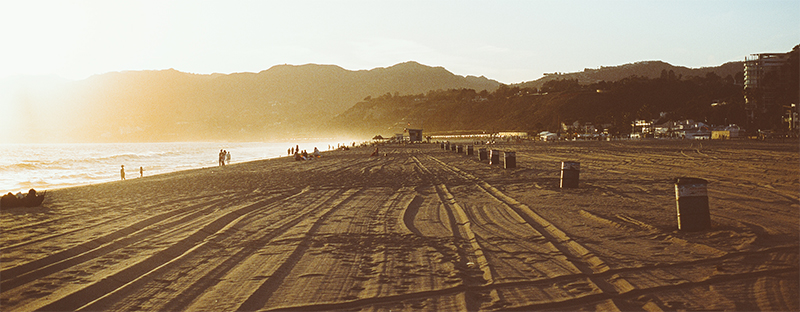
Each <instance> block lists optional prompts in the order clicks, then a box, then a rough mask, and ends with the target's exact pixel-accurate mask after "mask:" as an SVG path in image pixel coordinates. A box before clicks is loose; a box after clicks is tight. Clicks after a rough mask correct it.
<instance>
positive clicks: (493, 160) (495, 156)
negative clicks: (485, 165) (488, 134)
mask: <svg viewBox="0 0 800 312" xmlns="http://www.w3.org/2000/svg"><path fill="white" fill-rule="evenodd" d="M489 164H490V165H499V164H500V151H498V150H491V152H490V153H489Z"/></svg>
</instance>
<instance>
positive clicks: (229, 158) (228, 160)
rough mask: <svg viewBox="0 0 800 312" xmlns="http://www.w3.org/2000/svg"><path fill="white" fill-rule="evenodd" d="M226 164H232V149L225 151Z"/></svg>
mask: <svg viewBox="0 0 800 312" xmlns="http://www.w3.org/2000/svg"><path fill="white" fill-rule="evenodd" d="M225 164H226V165H230V164H231V151H227V152H225Z"/></svg>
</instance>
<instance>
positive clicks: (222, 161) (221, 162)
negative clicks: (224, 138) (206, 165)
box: [219, 150, 225, 166]
mask: <svg viewBox="0 0 800 312" xmlns="http://www.w3.org/2000/svg"><path fill="white" fill-rule="evenodd" d="M219 165H220V166H224V165H225V150H219Z"/></svg>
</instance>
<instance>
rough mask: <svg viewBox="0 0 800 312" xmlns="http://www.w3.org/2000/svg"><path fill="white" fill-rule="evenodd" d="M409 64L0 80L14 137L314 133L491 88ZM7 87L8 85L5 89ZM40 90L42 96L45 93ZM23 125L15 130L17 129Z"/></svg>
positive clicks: (492, 85)
mask: <svg viewBox="0 0 800 312" xmlns="http://www.w3.org/2000/svg"><path fill="white" fill-rule="evenodd" d="M499 85H500V83H498V82H496V81H494V80H490V79H487V78H485V77H463V76H458V75H454V74H452V73H450V72H449V71H447V70H445V69H444V68H442V67H430V66H425V65H421V64H419V63H416V62H407V63H401V64H397V65H394V66H391V67H387V68H376V69H372V70H360V71H350V70H345V69H343V68H341V67H338V66H333V65H314V64H308V65H300V66H293V65H279V66H274V67H272V68H270V69H268V70H264V71H261V72H259V73H235V74H230V75H223V74H213V75H198V74H189V73H183V72H179V71H176V70H173V69H170V70H161V71H131V72H114V73H107V74H102V75H96V76H92V77H90V78H88V79H85V80H82V81H76V82H59V83H55V84H48V85H47V86H46V87H45V86H43V85H36V84H34V83H33V82H28V83H18V84H16V85H14V86H9V85H8V84H6V85H5V86H3V88H4V90H6V92H5V93H6V95H8V96H6V97H4V98H3V99H0V101H5V102H6V103H10V105H8V106H9V107H10V109H9V110H8V111H9V112H10V113H9V115H13V116H19V118H14V119H9V120H10V122H6V123H4V124H5V125H4V126H0V127H3V129H0V130H3V131H4V132H5V133H12V132H16V133H17V134H16V135H17V136H16V137H13V138H5V139H10V140H11V142H15V141H21V142H153V141H214V140H229V141H247V140H259V141H269V140H275V139H276V138H279V139H283V138H291V137H301V138H302V137H321V136H325V135H326V134H325V133H320V132H319V130H318V128H317V127H316V126H317V125H318V124H319V123H320V122H322V121H324V120H327V119H330V118H331V117H333V116H335V115H337V114H339V113H341V112H343V111H345V110H346V109H348V108H350V107H351V106H352V105H353V104H354V103H356V102H358V101H360V100H362V99H364V98H365V97H370V96H380V95H383V94H387V93H389V94H396V95H405V94H416V93H421V92H427V91H428V90H432V89H433V90H436V89H453V88H469V89H476V90H489V91H492V90H494V89H496V88H497V87H498V86H499ZM12 87H13V88H12ZM44 90H46V92H45V91H44ZM20 128H23V129H25V131H22V132H21V133H20V132H19V131H16V130H17V129H20Z"/></svg>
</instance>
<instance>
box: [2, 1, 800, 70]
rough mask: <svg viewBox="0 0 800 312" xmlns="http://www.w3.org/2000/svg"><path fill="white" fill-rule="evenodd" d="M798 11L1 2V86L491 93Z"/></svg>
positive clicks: (666, 50)
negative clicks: (446, 83)
mask: <svg viewBox="0 0 800 312" xmlns="http://www.w3.org/2000/svg"><path fill="white" fill-rule="evenodd" d="M798 16H800V1H797V0H787V1H770V0H767V1H764V0H759V1H755V0H748V1H738V0H737V1H730V0H726V1H700V0H692V1H646V0H637V1H535V0H528V1H430V0H429V1H383V0H379V1H334V0H327V1H294V0H291V1H290V0H282V1H194V0H193V1H125V2H123V1H62V0H59V1H27V0H25V1H18V0H0V35H1V36H0V40H2V41H0V42H2V43H0V79H3V78H8V77H9V76H14V75H19V74H25V75H57V76H61V77H65V78H69V79H84V78H87V77H88V76H91V75H94V74H101V73H106V72H111V71H124V70H150V69H167V68H175V69H177V70H180V71H184V72H191V73H204V74H207V73H214V72H218V73H232V72H259V71H261V70H265V69H268V68H270V67H271V66H273V65H278V64H296V65H300V64H307V63H316V64H335V65H339V66H341V67H343V68H345V69H349V70H358V69H372V68H375V67H388V66H391V65H394V64H397V63H401V62H405V61H411V60H413V61H417V62H420V63H422V64H425V65H430V66H442V67H444V68H446V69H448V70H450V71H451V72H453V73H455V74H458V75H475V76H481V75H484V76H486V77H488V78H491V79H495V80H498V81H500V82H503V83H516V82H522V81H529V80H535V79H537V78H540V77H541V76H542V73H545V72H556V71H558V72H573V71H581V70H583V69H584V68H597V67H600V66H613V65H621V64H625V63H631V62H636V61H643V60H663V61H665V62H668V63H671V64H673V65H680V66H688V67H703V66H717V65H720V64H722V63H725V62H728V61H738V60H743V59H744V57H745V56H747V55H748V54H751V53H760V52H786V51H789V50H791V48H792V47H793V46H795V45H797V44H798V43H800V19H798Z"/></svg>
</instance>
